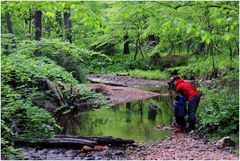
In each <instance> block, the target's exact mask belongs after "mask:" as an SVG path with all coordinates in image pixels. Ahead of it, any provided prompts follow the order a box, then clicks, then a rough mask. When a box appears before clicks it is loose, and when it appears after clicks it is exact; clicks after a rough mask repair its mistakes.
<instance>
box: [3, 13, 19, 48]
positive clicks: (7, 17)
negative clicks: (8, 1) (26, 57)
mask: <svg viewBox="0 0 240 161" xmlns="http://www.w3.org/2000/svg"><path fill="white" fill-rule="evenodd" d="M5 18H6V23H7V28H8V33H10V34H12V35H13V29H12V22H11V16H10V13H9V12H7V13H6V15H5ZM12 43H13V48H16V47H17V46H16V42H15V41H14V37H13V40H12ZM5 48H6V49H8V46H6V47H5Z"/></svg>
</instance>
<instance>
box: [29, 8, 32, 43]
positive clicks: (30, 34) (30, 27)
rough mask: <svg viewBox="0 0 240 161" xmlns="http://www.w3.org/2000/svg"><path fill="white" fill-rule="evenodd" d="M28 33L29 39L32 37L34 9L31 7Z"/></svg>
mask: <svg viewBox="0 0 240 161" xmlns="http://www.w3.org/2000/svg"><path fill="white" fill-rule="evenodd" d="M28 34H29V39H32V11H31V9H29V19H28Z"/></svg>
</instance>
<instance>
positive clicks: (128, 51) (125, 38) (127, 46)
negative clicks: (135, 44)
mask: <svg viewBox="0 0 240 161" xmlns="http://www.w3.org/2000/svg"><path fill="white" fill-rule="evenodd" d="M123 40H124V49H123V54H129V53H130V50H129V36H128V34H127V33H126V35H124V37H123Z"/></svg>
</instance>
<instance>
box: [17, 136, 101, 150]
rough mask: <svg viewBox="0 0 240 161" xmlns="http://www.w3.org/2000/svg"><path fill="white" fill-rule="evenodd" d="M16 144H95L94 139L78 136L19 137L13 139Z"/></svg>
mask: <svg viewBox="0 0 240 161" xmlns="http://www.w3.org/2000/svg"><path fill="white" fill-rule="evenodd" d="M14 142H15V144H16V145H28V146H43V147H63V148H68V147H71V148H82V147H83V146H84V145H87V146H91V147H93V146H94V145H96V144H97V142H96V141H94V140H84V139H78V138H53V139H42V138H39V139H26V138H21V139H17V140H15V141H14Z"/></svg>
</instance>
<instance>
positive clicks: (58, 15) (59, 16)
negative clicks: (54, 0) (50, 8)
mask: <svg viewBox="0 0 240 161" xmlns="http://www.w3.org/2000/svg"><path fill="white" fill-rule="evenodd" d="M56 21H57V28H56V34H57V35H58V36H59V37H60V38H62V37H63V35H62V33H61V29H62V24H63V22H62V13H61V12H59V11H56Z"/></svg>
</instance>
